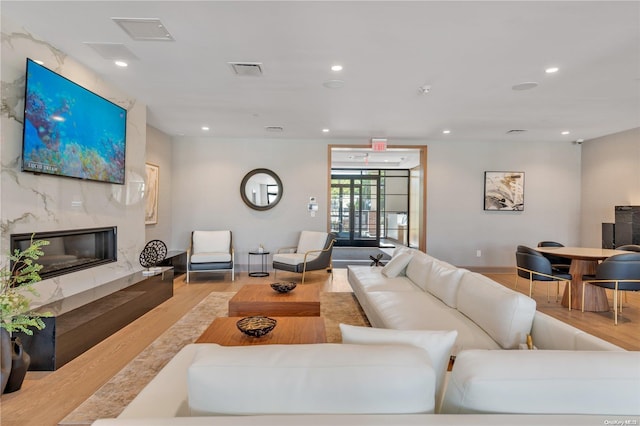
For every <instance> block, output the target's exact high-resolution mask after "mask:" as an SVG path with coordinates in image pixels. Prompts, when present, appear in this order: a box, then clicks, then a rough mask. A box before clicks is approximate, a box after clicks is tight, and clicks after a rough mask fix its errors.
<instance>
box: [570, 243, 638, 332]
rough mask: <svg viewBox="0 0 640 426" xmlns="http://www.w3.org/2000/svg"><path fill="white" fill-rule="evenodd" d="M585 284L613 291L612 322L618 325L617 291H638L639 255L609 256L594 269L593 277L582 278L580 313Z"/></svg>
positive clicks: (618, 305)
mask: <svg viewBox="0 0 640 426" xmlns="http://www.w3.org/2000/svg"><path fill="white" fill-rule="evenodd" d="M587 284H590V285H595V286H598V287H602V288H606V289H610V290H613V322H614V324H615V325H618V311H620V312H622V301H620V303H618V291H640V253H625V254H617V255H615V256H611V257H609V258H607V259H605V260H604V261H603V262H602V263H600V264H599V265H598V266H597V267H596V273H595V275H583V276H582V312H584V289H585V286H586V285H587Z"/></svg>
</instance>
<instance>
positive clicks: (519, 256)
mask: <svg viewBox="0 0 640 426" xmlns="http://www.w3.org/2000/svg"><path fill="white" fill-rule="evenodd" d="M516 269H517V274H516V283H515V286H514V288H517V287H518V277H521V278H527V279H528V280H529V297H531V294H532V293H533V285H534V282H535V281H546V282H547V302H549V286H550V285H551V283H552V282H555V283H556V302H557V301H558V295H559V294H560V281H564V282H566V285H567V286H568V287H567V288H568V289H569V310H571V275H570V274H567V273H564V272H562V271H560V270H558V269H556V268H554V267H553V266H552V265H551V262H550V261H549V259H547V258H546V257H544V256H543V255H542V253H540V252H539V251H536V250H534V249H532V248H529V247H527V246H518V247H517V249H516Z"/></svg>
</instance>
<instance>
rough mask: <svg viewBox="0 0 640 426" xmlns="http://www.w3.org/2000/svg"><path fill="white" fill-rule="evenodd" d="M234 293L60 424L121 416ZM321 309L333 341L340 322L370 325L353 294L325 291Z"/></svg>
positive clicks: (158, 343) (199, 313)
mask: <svg viewBox="0 0 640 426" xmlns="http://www.w3.org/2000/svg"><path fill="white" fill-rule="evenodd" d="M234 294H235V293H233V292H213V293H211V294H209V295H208V296H207V297H205V298H204V299H203V300H202V301H201V302H200V303H198V304H197V305H196V306H195V307H194V308H193V309H192V310H191V311H189V312H188V313H187V314H185V315H184V316H183V317H182V318H181V319H180V320H178V321H177V322H176V323H175V324H174V325H173V326H171V327H170V328H169V329H168V330H167V331H165V332H164V333H163V334H162V335H160V337H158V338H157V339H156V340H155V341H154V342H153V343H151V344H150V345H149V346H148V347H147V348H146V349H144V350H143V351H142V352H140V354H139V355H138V356H137V357H136V358H134V359H133V360H132V361H131V362H130V363H129V364H127V366H125V367H124V368H123V369H122V370H120V372H119V373H118V374H116V375H115V376H113V377H112V378H111V380H109V381H108V382H107V383H105V384H104V385H103V386H102V387H101V388H100V389H98V391H97V392H96V393H94V394H93V395H92V396H91V397H89V398H88V399H87V400H86V401H85V402H83V403H82V404H81V405H80V406H79V407H78V408H76V409H75V410H74V411H72V412H71V413H69V415H68V416H66V417H65V418H64V419H63V420H62V421H61V422H60V423H59V424H60V425H74V426H78V425H90V424H91V423H92V422H93V421H94V420H96V419H99V418H113V417H117V416H118V415H119V414H120V413H121V412H122V410H123V409H124V407H126V406H127V404H129V402H131V400H133V398H135V396H136V395H137V394H138V393H139V392H140V391H141V390H142V388H144V387H145V386H146V385H147V383H149V381H151V379H153V377H155V375H156V374H157V373H158V371H160V370H161V369H162V367H164V366H165V365H166V364H167V363H168V362H169V360H170V359H171V358H173V356H174V355H175V354H176V353H177V352H178V351H179V350H180V349H182V348H183V347H184V346H185V345H187V344H189V343H193V342H195V340H196V339H197V338H198V337H199V336H200V335H201V334H202V333H203V332H204V330H206V328H207V327H208V326H209V324H211V322H212V321H213V320H214V319H215V318H217V317H225V316H227V312H228V301H229V299H230V298H231V297H232V296H233V295H234ZM320 311H321V315H322V317H324V320H325V327H326V331H327V341H328V342H330V343H339V342H341V337H340V328H339V324H340V323H345V324H351V325H360V326H369V322H368V321H367V318H366V316H365V314H364V312H363V311H362V308H361V307H360V304H359V303H358V301H357V300H356V298H355V296H354V295H353V293H349V292H344V293H322V294H321V296H320Z"/></svg>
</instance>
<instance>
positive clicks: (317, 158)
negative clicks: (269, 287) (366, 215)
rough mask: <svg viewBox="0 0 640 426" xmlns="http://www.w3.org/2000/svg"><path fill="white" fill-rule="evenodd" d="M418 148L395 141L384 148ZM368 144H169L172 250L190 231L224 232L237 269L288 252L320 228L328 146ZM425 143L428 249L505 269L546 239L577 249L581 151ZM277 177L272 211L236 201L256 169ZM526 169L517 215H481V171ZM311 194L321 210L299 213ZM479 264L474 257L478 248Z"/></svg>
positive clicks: (457, 260)
mask: <svg viewBox="0 0 640 426" xmlns="http://www.w3.org/2000/svg"><path fill="white" fill-rule="evenodd" d="M394 142H395V143H397V144H401V145H412V144H413V145H425V141H407V140H402V141H394V140H393V139H392V138H390V141H389V143H390V145H393V144H394ZM329 143H331V144H341V143H342V144H354V143H361V144H363V145H366V141H364V140H362V141H353V140H351V141H336V140H332V141H330V142H327V141H326V140H274V139H265V140H219V139H208V138H200V139H196V138H176V139H174V141H173V161H172V167H173V175H172V178H173V186H172V194H173V195H172V199H173V202H172V206H173V207H172V208H173V214H172V217H173V233H172V245H173V246H180V245H181V244H182V247H184V248H186V246H187V244H188V240H189V233H190V231H191V230H193V229H231V230H232V231H233V232H234V240H235V247H236V256H237V260H236V262H237V263H239V264H246V262H247V260H246V253H247V251H248V250H250V249H253V248H256V247H257V246H258V244H259V243H263V244H264V245H265V247H266V248H267V249H268V250H272V251H273V250H274V249H276V248H278V247H282V246H287V245H294V244H295V241H296V238H297V234H298V232H299V231H300V230H302V229H311V230H325V229H326V223H327V220H326V217H327V200H326V194H327V173H328V167H327V162H328V158H327V145H328V144H329ZM426 145H428V164H427V169H428V175H427V179H428V188H427V203H428V216H427V250H428V251H429V252H430V253H431V254H433V255H434V256H436V257H439V258H441V259H444V260H447V261H449V262H452V263H454V264H456V265H461V266H487V267H511V266H514V265H515V256H514V253H515V248H516V246H517V245H518V244H527V245H536V244H537V243H538V241H540V240H545V239H552V240H556V241H560V242H563V243H565V244H577V243H578V242H579V227H580V223H579V218H580V215H579V207H580V147H579V146H577V145H572V144H570V143H567V142H561V143H537V144H524V143H519V142H512V143H482V142H475V141H471V142H468V143H451V142H445V141H431V142H428V143H426ZM259 167H265V168H269V169H272V170H273V171H274V172H276V173H277V174H278V175H279V176H280V178H281V179H282V182H283V185H284V194H283V199H282V201H281V202H280V204H278V205H277V206H276V207H275V208H274V209H272V210H268V211H265V212H261V211H254V210H251V209H249V208H248V207H247V206H245V205H244V203H243V202H242V200H241V198H240V193H239V192H240V181H241V180H242V178H243V176H244V175H245V174H246V173H247V172H249V171H250V170H252V169H254V168H259ZM490 170H494V171H495V170H505V171H506V170H515V171H524V172H525V210H524V211H523V212H485V211H484V210H483V187H484V171H490ZM309 196H316V197H317V198H318V202H319V211H318V213H317V215H316V217H315V218H311V217H310V216H309V214H308V213H307V211H306V203H307V202H308V200H309ZM477 249H480V250H481V251H482V257H480V258H477V257H476V250H477Z"/></svg>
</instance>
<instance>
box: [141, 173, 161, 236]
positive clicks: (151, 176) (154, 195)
mask: <svg viewBox="0 0 640 426" xmlns="http://www.w3.org/2000/svg"><path fill="white" fill-rule="evenodd" d="M145 172H146V177H147V179H146V182H147V190H146V191H145V196H146V197H147V202H146V204H145V209H144V224H145V225H154V224H156V223H158V186H159V183H160V167H158V166H156V165H155V164H149V163H147V164H145Z"/></svg>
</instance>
